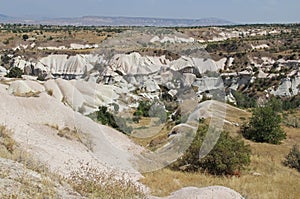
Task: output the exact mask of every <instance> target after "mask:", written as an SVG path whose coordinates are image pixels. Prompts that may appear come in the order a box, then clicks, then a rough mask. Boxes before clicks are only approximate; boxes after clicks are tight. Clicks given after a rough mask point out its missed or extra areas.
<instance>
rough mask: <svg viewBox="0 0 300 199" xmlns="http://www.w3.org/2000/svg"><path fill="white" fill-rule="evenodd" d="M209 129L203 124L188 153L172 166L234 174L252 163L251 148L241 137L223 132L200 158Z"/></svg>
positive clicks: (219, 173) (174, 167) (188, 169)
mask: <svg viewBox="0 0 300 199" xmlns="http://www.w3.org/2000/svg"><path fill="white" fill-rule="evenodd" d="M207 130H208V127H207V126H203V125H201V126H200V127H199V129H198V132H197V135H196V137H195V139H194V141H193V142H192V144H191V146H190V147H189V149H188V150H187V151H186V153H185V154H184V155H183V156H182V157H181V158H180V159H178V160H177V162H175V163H174V164H173V165H171V168H173V169H182V168H184V170H186V171H192V172H194V171H207V172H209V173H211V174H214V175H234V174H237V173H239V172H240V171H241V170H243V169H244V168H245V166H247V165H249V164H250V154H251V150H250V147H249V146H248V145H245V143H244V141H242V140H241V139H240V138H233V137H231V136H229V134H228V133H227V132H222V133H221V135H220V137H219V139H218V141H217V143H216V145H215V146H214V148H213V149H212V150H211V151H210V152H209V153H208V155H206V156H205V157H204V158H201V159H199V151H200V148H201V145H202V144H203V140H204V138H205V136H206V132H207Z"/></svg>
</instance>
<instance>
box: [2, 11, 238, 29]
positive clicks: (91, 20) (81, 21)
mask: <svg viewBox="0 0 300 199" xmlns="http://www.w3.org/2000/svg"><path fill="white" fill-rule="evenodd" d="M0 23H24V24H45V25H74V26H163V27H175V26H219V25H233V24H234V23H233V22H230V21H227V20H223V19H218V18H203V19H164V18H148V17H99V16H84V17H76V18H38V19H37V18H19V17H10V16H6V15H2V14H0Z"/></svg>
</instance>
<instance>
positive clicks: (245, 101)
mask: <svg viewBox="0 0 300 199" xmlns="http://www.w3.org/2000/svg"><path fill="white" fill-rule="evenodd" d="M232 95H233V96H234V98H235V100H236V104H237V107H239V108H254V107H256V105H257V104H256V99H255V98H253V97H249V96H248V95H246V94H243V93H241V92H239V91H234V92H232Z"/></svg>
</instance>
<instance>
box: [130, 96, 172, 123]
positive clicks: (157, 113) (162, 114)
mask: <svg viewBox="0 0 300 199" xmlns="http://www.w3.org/2000/svg"><path fill="white" fill-rule="evenodd" d="M133 116H134V117H135V121H139V119H140V118H141V116H143V117H158V118H159V119H160V122H165V121H166V120H167V118H168V115H167V112H166V110H165V107H164V105H163V104H161V103H160V102H158V101H154V102H152V103H150V102H149V101H140V102H139V106H138V108H137V110H136V111H135V112H134V113H133Z"/></svg>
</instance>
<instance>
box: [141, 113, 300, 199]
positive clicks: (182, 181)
mask: <svg viewBox="0 0 300 199" xmlns="http://www.w3.org/2000/svg"><path fill="white" fill-rule="evenodd" d="M230 111H231V110H230V109H229V110H227V113H228V115H227V117H226V118H227V119H228V118H231V120H230V121H235V120H237V119H238V118H240V117H241V116H242V114H244V113H242V112H239V111H238V110H235V112H234V113H233V112H230ZM250 115H251V114H249V113H246V115H245V116H247V117H248V116H250ZM245 116H243V117H245ZM226 128H228V129H227V130H229V128H230V126H228V127H226ZM283 128H284V130H285V132H286V133H287V139H286V140H284V141H283V143H282V144H281V145H271V144H266V143H254V142H251V141H248V140H245V141H246V142H247V143H248V144H250V146H251V149H252V156H251V164H250V166H249V167H248V169H247V170H246V171H244V173H243V174H242V175H241V177H229V178H228V177H218V176H212V175H209V174H204V173H183V172H179V171H172V170H170V169H168V168H166V169H163V170H159V171H156V172H153V173H146V174H145V178H144V179H142V180H141V182H142V183H144V184H145V185H146V186H149V187H150V188H151V190H152V193H153V194H154V195H157V196H166V195H168V194H170V193H171V192H173V191H176V190H178V189H180V188H182V187H186V186H196V187H205V186H211V185H223V186H226V187H229V188H232V189H234V190H236V191H237V192H239V193H241V194H242V195H243V196H245V197H246V198H250V199H252V198H254V199H256V198H260V199H261V198H262V199H264V198H266V199H269V198H282V199H286V198H288V199H295V198H300V191H299V187H300V180H299V179H300V173H299V172H298V171H297V170H295V169H290V168H288V167H285V166H284V165H283V164H282V162H283V160H284V159H285V156H286V155H287V154H288V153H289V151H290V149H291V148H292V146H293V145H294V144H297V143H300V132H299V129H296V128H291V127H286V126H283ZM233 129H236V127H234V128H233ZM232 131H233V130H232ZM234 134H236V133H234Z"/></svg>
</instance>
